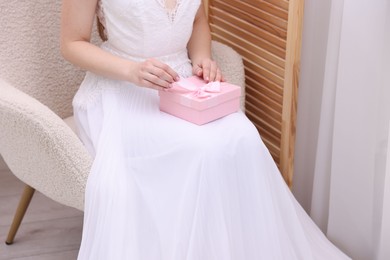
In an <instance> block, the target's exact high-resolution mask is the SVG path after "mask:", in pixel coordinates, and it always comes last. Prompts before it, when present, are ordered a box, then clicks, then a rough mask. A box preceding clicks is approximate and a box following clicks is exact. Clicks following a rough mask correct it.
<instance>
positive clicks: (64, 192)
mask: <svg viewBox="0 0 390 260" xmlns="http://www.w3.org/2000/svg"><path fill="white" fill-rule="evenodd" d="M60 6H61V1H60V0H37V1H23V0H22V1H21V0H9V1H0V10H1V15H0V24H1V25H2V28H1V30H0V39H1V40H0V154H1V155H2V156H3V158H4V160H5V162H6V163H7V165H8V167H9V168H10V169H11V171H12V172H13V173H14V174H15V175H16V176H17V177H18V178H19V179H21V180H22V181H23V182H25V183H26V184H28V185H30V186H32V187H33V188H35V189H37V190H38V191H40V192H42V193H43V194H45V195H47V196H48V197H50V198H52V199H54V200H56V201H58V202H60V203H62V204H65V205H68V206H71V207H75V208H78V209H80V210H82V209H83V194H84V188H85V183H86V180H87V176H88V173H89V169H90V166H91V163H92V159H91V157H90V156H89V155H88V153H87V151H86V149H85V147H84V146H83V145H82V143H81V142H80V140H79V139H78V138H77V136H76V135H75V134H74V133H73V132H72V130H71V129H70V128H69V127H68V126H67V124H65V122H64V121H63V120H62V118H66V117H69V116H71V115H72V107H71V100H72V98H73V96H74V94H75V92H76V90H77V87H78V86H79V84H80V82H81V80H82V78H83V75H84V73H83V72H82V71H80V70H78V69H76V68H75V67H74V66H72V65H70V64H68V63H67V62H65V61H64V60H63V58H62V57H61V56H60V52H59V33H60V31H59V20H60V18H59V16H60ZM95 39H96V36H95ZM95 42H98V41H97V40H96V41H95ZM213 55H214V58H215V59H216V60H217V61H218V62H219V64H220V66H221V69H222V71H223V73H224V74H225V76H226V78H227V79H228V80H229V81H230V82H232V83H235V84H237V85H241V86H243V85H244V72H243V65H242V59H241V57H240V56H239V55H238V54H237V53H236V52H234V51H233V50H232V49H230V48H229V47H227V46H225V45H222V44H220V43H215V42H214V43H213ZM69 122H70V123H72V118H69V119H68V120H67V123H69Z"/></svg>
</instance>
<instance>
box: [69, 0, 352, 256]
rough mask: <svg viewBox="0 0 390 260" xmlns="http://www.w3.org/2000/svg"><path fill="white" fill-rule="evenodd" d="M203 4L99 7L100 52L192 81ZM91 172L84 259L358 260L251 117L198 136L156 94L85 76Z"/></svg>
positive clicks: (82, 102) (111, 0)
mask: <svg viewBox="0 0 390 260" xmlns="http://www.w3.org/2000/svg"><path fill="white" fill-rule="evenodd" d="M199 5H200V0H193V1H190V0H178V2H177V5H176V8H175V9H174V10H172V11H170V12H168V11H167V10H166V9H165V8H164V3H163V2H161V1H158V0H102V1H101V2H100V3H99V8H98V11H99V13H100V16H101V18H103V15H104V21H103V22H104V24H105V27H106V33H107V35H108V39H109V40H108V41H107V42H106V43H104V44H103V45H102V48H103V49H105V50H106V51H109V52H111V53H113V54H115V55H118V56H121V57H124V58H128V59H132V60H135V61H141V60H143V59H145V58H147V57H155V58H157V59H159V60H161V61H163V62H165V63H167V64H169V65H170V66H171V67H172V68H173V69H174V70H176V71H177V72H178V73H179V74H180V76H181V77H188V76H190V75H191V65H190V61H189V59H188V56H187V51H186V45H187V42H188V40H189V37H190V35H191V31H192V24H193V20H194V16H195V14H196V12H197V10H198V8H199ZM73 106H74V112H75V117H76V120H77V124H78V127H79V131H80V135H81V138H82V140H83V142H84V143H85V145H86V146H87V148H88V150H89V151H90V153H91V154H92V155H93V156H94V158H95V159H94V163H93V166H92V170H91V173H90V176H89V178H88V182H87V187H86V194H85V216H84V228H83V236H82V243H81V248H80V252H79V256H78V259H79V260H260V259H265V260H273V259H286V260H294V259H297V260H305V259H323V260H335V259H349V258H348V257H347V256H345V255H344V254H343V253H342V252H341V251H339V250H338V249H337V248H336V247H335V246H333V245H332V244H331V243H330V242H329V241H328V240H327V238H326V237H325V236H324V235H323V234H322V233H321V231H320V230H319V229H318V228H317V227H316V226H315V224H314V223H313V222H312V221H311V219H310V218H309V217H308V215H307V214H306V213H305V212H304V211H303V209H302V208H301V207H300V205H299V204H298V203H297V201H296V200H295V198H294V197H293V195H292V194H291V192H290V190H289V189H288V187H287V186H286V185H285V183H284V181H283V179H282V177H281V175H280V173H279V171H278V168H277V167H276V166H275V164H274V161H273V159H272V157H271V156H270V154H269V152H268V150H267V148H266V147H265V146H264V144H263V142H262V141H261V139H260V136H259V134H258V132H257V130H256V128H255V127H254V126H253V124H252V123H251V122H250V121H249V120H248V119H247V118H246V116H245V114H244V113H242V112H238V113H234V114H231V115H229V116H226V117H224V118H222V119H219V120H216V121H214V122H211V123H209V124H206V125H203V126H197V125H194V124H192V123H189V122H186V121H184V120H181V119H179V118H176V117H174V116H171V115H168V114H165V113H163V112H160V110H159V97H158V93H157V91H155V90H152V89H147V88H142V87H138V86H135V85H133V84H131V83H129V82H124V81H118V80H112V79H108V78H104V77H101V76H98V75H94V74H92V73H87V75H86V77H85V80H84V81H83V83H82V85H81V87H80V89H79V91H78V92H77V94H76V96H75V98H74V101H73Z"/></svg>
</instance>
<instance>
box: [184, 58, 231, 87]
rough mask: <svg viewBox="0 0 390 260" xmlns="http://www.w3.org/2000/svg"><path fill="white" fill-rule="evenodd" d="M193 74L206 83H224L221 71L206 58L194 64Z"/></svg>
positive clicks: (214, 63)
mask: <svg viewBox="0 0 390 260" xmlns="http://www.w3.org/2000/svg"><path fill="white" fill-rule="evenodd" d="M192 73H193V74H194V75H197V76H199V77H202V78H203V79H204V80H205V81H207V82H210V81H224V78H223V75H222V73H221V70H220V69H219V68H218V65H217V63H216V62H215V61H213V60H212V59H209V58H206V59H202V60H200V61H199V62H194V63H193V64H192Z"/></svg>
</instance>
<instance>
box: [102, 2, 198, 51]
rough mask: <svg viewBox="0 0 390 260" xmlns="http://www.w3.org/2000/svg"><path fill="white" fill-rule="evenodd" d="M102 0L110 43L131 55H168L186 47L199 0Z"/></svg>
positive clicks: (103, 16) (106, 31)
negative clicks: (170, 2)
mask: <svg viewBox="0 0 390 260" xmlns="http://www.w3.org/2000/svg"><path fill="white" fill-rule="evenodd" d="M173 3H174V5H173V7H172V6H171V7H168V5H167V2H166V0H99V1H98V6H97V15H98V17H99V19H100V21H101V23H102V24H103V26H104V27H105V34H106V36H107V38H108V43H109V44H110V45H111V46H113V47H114V48H115V49H116V50H117V51H120V52H123V53H125V54H127V55H129V56H134V57H140V58H147V57H159V56H166V55H169V54H171V53H177V52H180V51H183V50H185V49H186V46H187V42H188V40H189V38H190V36H191V32H192V25H193V21H194V17H195V14H196V12H197V10H198V8H199V5H200V0H176V1H175V2H173Z"/></svg>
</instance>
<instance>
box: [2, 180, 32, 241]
mask: <svg viewBox="0 0 390 260" xmlns="http://www.w3.org/2000/svg"><path fill="white" fill-rule="evenodd" d="M34 192H35V189H34V188H32V187H30V186H29V185H26V187H24V191H23V194H22V197H21V198H20V201H19V205H18V208H17V209H16V213H15V216H14V220H13V221H12V225H11V228H10V230H9V232H8V237H7V240H6V241H5V243H6V244H7V245H11V244H12V243H13V242H14V238H15V235H16V232H18V229H19V226H20V223H22V220H23V217H24V214H25V213H26V210H27V208H28V205H29V204H30V201H31V199H32V197H33V195H34Z"/></svg>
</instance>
